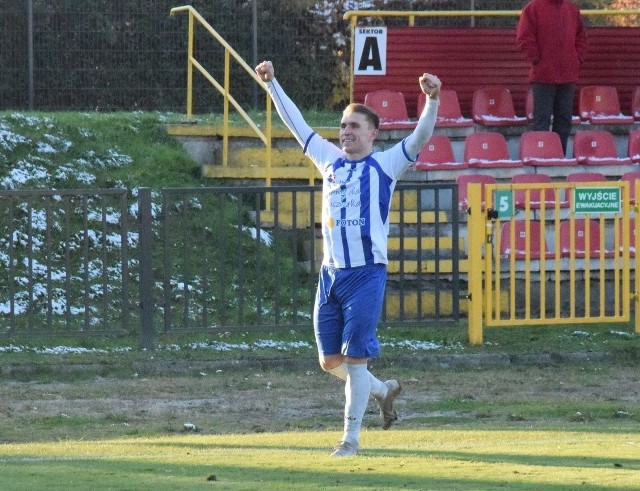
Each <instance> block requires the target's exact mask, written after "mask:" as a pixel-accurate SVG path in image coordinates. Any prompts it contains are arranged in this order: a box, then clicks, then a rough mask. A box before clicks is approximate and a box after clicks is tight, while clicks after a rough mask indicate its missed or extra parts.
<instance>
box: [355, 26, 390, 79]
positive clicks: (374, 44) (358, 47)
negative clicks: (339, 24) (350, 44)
mask: <svg viewBox="0 0 640 491" xmlns="http://www.w3.org/2000/svg"><path fill="white" fill-rule="evenodd" d="M355 29H356V32H355V34H356V35H355V42H354V54H353V74H354V75H385V74H386V73H387V28H386V27H356V28H355Z"/></svg>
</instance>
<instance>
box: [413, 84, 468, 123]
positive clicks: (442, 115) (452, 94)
mask: <svg viewBox="0 0 640 491" xmlns="http://www.w3.org/2000/svg"><path fill="white" fill-rule="evenodd" d="M439 99H440V105H439V106H438V118H437V119H436V126H437V127H441V128H456V127H469V126H473V119H470V118H465V117H463V116H462V111H461V110H460V101H459V100H458V94H457V93H456V91H455V90H450V89H449V90H447V89H443V90H441V91H440V97H439ZM426 100H427V96H426V94H425V93H424V92H420V94H418V111H417V117H420V114H422V110H423V109H424V105H425V103H426Z"/></svg>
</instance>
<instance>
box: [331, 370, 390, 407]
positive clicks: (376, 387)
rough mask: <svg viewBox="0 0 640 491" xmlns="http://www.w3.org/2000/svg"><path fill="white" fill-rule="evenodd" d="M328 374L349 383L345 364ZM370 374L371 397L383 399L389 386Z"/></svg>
mask: <svg viewBox="0 0 640 491" xmlns="http://www.w3.org/2000/svg"><path fill="white" fill-rule="evenodd" d="M367 370H368V369H367ZM327 372H328V373H330V374H331V375H333V376H335V377H338V378H339V379H340V380H344V381H345V382H346V381H347V376H348V372H347V368H346V364H345V363H342V364H340V365H338V366H337V367H334V368H332V369H331V370H327ZM368 373H369V382H370V384H371V395H372V396H374V397H376V398H378V399H382V398H383V397H385V396H386V395H387V390H388V387H387V385H386V384H385V383H384V382H383V381H382V380H379V379H377V378H376V377H374V376H373V374H372V373H371V372H368Z"/></svg>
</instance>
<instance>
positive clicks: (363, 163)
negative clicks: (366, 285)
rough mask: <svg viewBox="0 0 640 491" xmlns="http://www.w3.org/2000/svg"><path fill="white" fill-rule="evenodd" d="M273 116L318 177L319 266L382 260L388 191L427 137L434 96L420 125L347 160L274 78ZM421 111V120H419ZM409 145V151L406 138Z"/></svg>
mask: <svg viewBox="0 0 640 491" xmlns="http://www.w3.org/2000/svg"><path fill="white" fill-rule="evenodd" d="M267 88H268V90H269V93H270V95H271V97H272V99H273V101H274V104H275V106H276V109H277V111H278V114H279V115H280V117H281V118H282V120H283V121H284V123H285V124H286V125H287V127H288V128H289V129H290V130H291V132H292V133H293V135H294V136H295V138H296V139H297V140H298V142H299V143H300V145H301V146H302V147H303V152H304V153H305V154H306V155H307V156H309V158H311V160H312V161H313V163H314V164H315V166H316V168H317V169H318V170H319V171H320V174H321V175H322V181H323V186H322V236H323V242H324V258H323V261H322V263H323V265H325V266H330V267H334V268H353V267H358V266H364V265H371V264H387V263H388V260H387V235H388V233H389V212H390V208H391V195H392V193H393V190H394V188H395V185H396V183H397V181H398V179H399V178H400V176H401V175H402V173H403V172H404V171H405V170H406V169H407V168H408V167H409V165H411V163H412V162H414V161H415V160H416V159H417V157H418V151H419V150H420V149H421V148H422V145H423V144H424V143H426V141H427V140H428V139H429V138H430V137H431V134H432V132H433V126H434V124H435V119H436V115H437V105H438V102H437V100H434V101H432V102H430V103H429V104H427V107H426V108H425V113H423V117H422V118H421V120H422V119H424V120H425V121H423V125H420V123H419V124H418V127H419V128H420V129H419V130H416V131H414V133H413V134H412V135H411V136H410V137H407V138H405V139H404V140H402V141H401V142H399V143H397V144H396V145H394V146H393V147H392V148H390V149H387V150H384V151H381V152H374V153H372V154H370V155H368V156H367V157H365V158H364V159H362V160H358V161H351V160H348V159H347V156H346V154H345V153H344V152H343V151H342V149H341V148H339V147H338V146H336V145H335V144H333V143H331V142H330V141H328V140H326V139H324V138H322V137H321V136H320V135H318V134H317V133H316V132H315V131H314V130H313V129H312V128H310V127H309V126H308V125H307V123H306V122H305V121H304V119H303V117H302V114H301V113H300V111H299V110H298V108H297V107H296V106H295V104H294V103H293V102H292V101H291V100H290V99H289V97H288V96H287V95H286V94H285V92H284V91H283V90H282V88H281V87H280V85H279V83H278V82H277V81H276V80H275V79H274V80H272V81H270V82H268V83H267ZM425 114H426V116H427V117H426V118H425ZM410 138H412V140H411V145H412V147H413V148H414V149H415V150H414V151H413V152H409V151H408V148H409V144H408V143H407V142H408V141H409V139H410Z"/></svg>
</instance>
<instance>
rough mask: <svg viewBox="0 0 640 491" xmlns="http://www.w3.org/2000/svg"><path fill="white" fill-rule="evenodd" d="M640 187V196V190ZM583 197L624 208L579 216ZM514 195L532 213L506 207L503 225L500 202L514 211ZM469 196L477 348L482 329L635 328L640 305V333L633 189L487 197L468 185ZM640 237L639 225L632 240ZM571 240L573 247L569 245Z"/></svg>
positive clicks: (489, 189) (527, 187) (500, 189)
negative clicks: (611, 194) (608, 199)
mask: <svg viewBox="0 0 640 491" xmlns="http://www.w3.org/2000/svg"><path fill="white" fill-rule="evenodd" d="M633 185H635V186H636V189H635V191H636V192H639V191H640V182H638V181H636V182H635V184H633ZM577 190H580V191H581V194H582V195H585V196H603V195H604V193H607V192H608V191H610V190H619V194H618V195H617V197H616V199H614V201H613V202H612V203H609V204H612V205H613V208H615V206H616V205H615V203H616V200H618V199H619V203H618V204H619V206H618V207H617V209H614V210H612V211H611V212H608V211H602V209H596V211H595V212H593V213H590V212H587V211H580V210H578V208H577V202H576V199H577V197H578V192H577ZM516 191H520V192H521V193H524V197H525V199H524V205H522V206H520V207H513V206H507V207H506V209H507V213H506V215H504V214H503V215H502V216H500V213H499V210H500V208H501V206H497V205H496V199H497V197H498V193H501V194H500V195H501V196H502V197H505V196H506V200H507V201H508V200H509V196H511V203H512V204H513V202H514V201H513V195H514V193H515V192H516ZM505 193H506V194H505ZM534 193H536V194H535V195H534ZM598 193H600V194H598ZM481 194H484V195H485V203H484V204H483V203H482V198H481ZM468 196H469V220H468V224H467V233H468V239H469V240H468V243H469V251H468V253H469V302H470V305H469V342H470V344H474V345H477V344H481V343H482V341H483V328H484V326H487V327H500V326H513V325H557V324H575V323H580V324H585V323H602V322H629V321H630V318H631V307H632V302H634V306H635V311H636V317H635V331H636V332H637V333H640V315H639V314H638V312H640V311H638V306H639V299H638V291H639V287H638V285H639V282H640V261H635V265H634V259H635V257H632V254H633V256H635V243H634V242H632V240H631V233H632V231H631V223H632V222H631V215H632V213H635V214H637V213H638V205H636V204H634V205H631V203H630V199H629V183H628V182H625V181H619V182H613V181H608V182H601V183H593V182H589V183H573V182H571V183H570V182H565V183H551V184H511V183H505V184H491V185H485V190H484V193H482V191H481V185H480V184H470V185H469V194H468ZM534 196H535V199H534V198H533V197H534ZM539 196H543V197H544V198H543V199H540V198H539ZM567 197H568V198H567ZM593 199H594V200H595V199H598V198H593ZM591 205H594V206H595V205H598V203H597V202H596V201H594V202H593V203H589V202H587V204H586V206H587V208H585V209H588V206H591ZM518 221H519V226H520V228H518V229H516V226H515V225H516V222H518ZM506 226H509V228H508V229H506V228H504V227H506ZM591 226H593V227H594V228H593V229H592V228H591ZM534 227H535V229H534ZM503 230H504V231H505V232H503ZM534 230H536V231H537V232H539V233H534ZM639 230H640V220H636V221H635V230H634V231H633V233H634V237H637V236H638V231H639ZM507 231H508V232H507ZM565 233H566V235H565V237H566V238H568V240H569V242H568V243H564V244H562V243H563V241H566V240H567V239H566V238H562V237H561V236H562V235H564V234H565ZM592 233H594V234H595V233H597V234H598V237H599V239H598V237H592V236H591V234H592ZM592 239H593V240H592ZM596 239H598V240H596ZM549 242H551V244H549ZM561 245H562V246H563V247H562V248H561ZM565 246H566V247H565ZM578 246H580V247H578ZM632 267H635V285H633V287H632V285H631V268H632ZM632 288H633V291H632Z"/></svg>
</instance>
